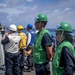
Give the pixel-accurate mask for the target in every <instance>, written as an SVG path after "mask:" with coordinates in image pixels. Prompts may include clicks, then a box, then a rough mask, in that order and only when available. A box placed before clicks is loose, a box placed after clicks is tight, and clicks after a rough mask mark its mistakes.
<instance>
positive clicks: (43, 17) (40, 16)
mask: <svg viewBox="0 0 75 75" xmlns="http://www.w3.org/2000/svg"><path fill="white" fill-rule="evenodd" d="M42 21H46V22H47V21H48V18H47V16H46V15H45V14H38V15H37V17H36V20H35V23H36V22H42Z"/></svg>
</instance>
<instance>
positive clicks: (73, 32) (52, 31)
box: [23, 28, 75, 35]
mask: <svg viewBox="0 0 75 75" xmlns="http://www.w3.org/2000/svg"><path fill="white" fill-rule="evenodd" d="M48 30H49V32H50V33H52V34H54V35H55V29H48ZM33 31H36V29H35V28H34V29H33ZM23 32H25V33H27V29H24V30H23ZM72 34H73V35H75V29H73V31H72Z"/></svg>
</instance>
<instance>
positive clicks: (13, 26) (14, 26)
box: [9, 24, 17, 31]
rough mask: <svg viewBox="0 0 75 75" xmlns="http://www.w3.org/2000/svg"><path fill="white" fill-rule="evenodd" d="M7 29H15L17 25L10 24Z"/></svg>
mask: <svg viewBox="0 0 75 75" xmlns="http://www.w3.org/2000/svg"><path fill="white" fill-rule="evenodd" d="M9 30H12V31H17V27H16V25H14V24H11V25H10V27H9Z"/></svg>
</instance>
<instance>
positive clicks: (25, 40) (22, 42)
mask: <svg viewBox="0 0 75 75" xmlns="http://www.w3.org/2000/svg"><path fill="white" fill-rule="evenodd" d="M19 35H20V37H21V41H20V45H19V49H22V48H26V42H27V36H26V34H25V33H23V32H21V33H20V34H19Z"/></svg>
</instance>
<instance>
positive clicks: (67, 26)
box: [56, 22, 72, 33]
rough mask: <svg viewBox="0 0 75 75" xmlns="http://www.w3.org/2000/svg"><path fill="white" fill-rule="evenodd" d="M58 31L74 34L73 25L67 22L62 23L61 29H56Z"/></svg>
mask: <svg viewBox="0 0 75 75" xmlns="http://www.w3.org/2000/svg"><path fill="white" fill-rule="evenodd" d="M56 31H66V32H69V33H71V32H72V27H71V24H69V23H67V22H61V23H60V25H59V27H58V28H57V29H56Z"/></svg>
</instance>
